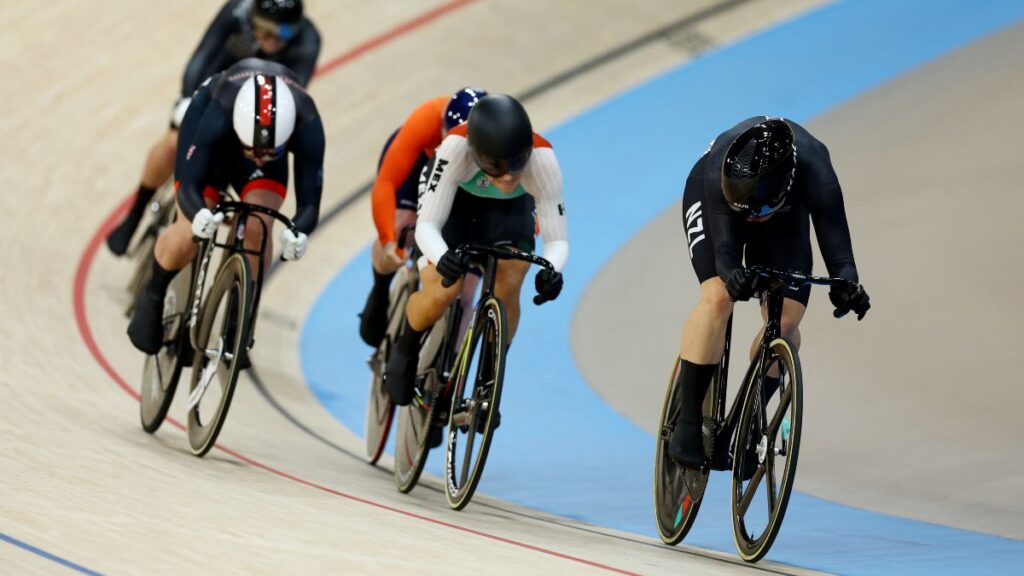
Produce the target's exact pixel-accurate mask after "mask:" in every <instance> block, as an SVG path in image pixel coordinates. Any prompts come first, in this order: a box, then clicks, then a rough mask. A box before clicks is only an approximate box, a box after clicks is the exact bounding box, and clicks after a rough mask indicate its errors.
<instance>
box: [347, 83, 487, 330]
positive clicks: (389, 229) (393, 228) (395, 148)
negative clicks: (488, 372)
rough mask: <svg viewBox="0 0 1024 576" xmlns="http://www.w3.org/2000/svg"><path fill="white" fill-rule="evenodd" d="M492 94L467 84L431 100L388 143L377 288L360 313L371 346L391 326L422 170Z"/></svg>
mask: <svg viewBox="0 0 1024 576" xmlns="http://www.w3.org/2000/svg"><path fill="white" fill-rule="evenodd" d="M486 95H487V92H486V91H484V90H480V89H477V88H468V87H467V88H463V89H461V90H459V91H458V92H456V93H455V94H453V95H452V96H451V97H448V96H439V97H437V98H432V99H430V100H427V101H426V102H424V103H423V104H421V105H420V106H419V107H417V108H416V109H415V110H413V112H412V114H410V115H409V117H408V118H407V119H406V121H405V122H404V123H403V124H402V126H401V127H400V128H399V129H398V130H396V131H395V132H394V133H393V134H392V135H391V137H390V138H388V141H387V143H386V144H385V145H384V150H383V152H382V153H381V158H380V162H379V164H378V166H377V180H376V181H375V182H374V184H373V192H372V199H373V222H374V224H375V225H376V227H377V241H376V242H374V243H373V248H372V250H371V259H372V261H373V288H372V289H371V290H370V294H369V296H368V297H367V298H366V305H365V306H364V307H363V311H362V313H361V314H360V315H359V317H360V320H359V335H360V337H361V338H362V339H363V341H364V342H366V343H367V344H369V345H370V346H373V347H377V346H378V345H380V342H381V340H383V339H384V333H385V332H386V331H387V304H388V290H389V288H390V286H391V279H392V278H393V277H394V276H395V272H396V271H397V270H398V268H399V267H400V266H402V264H403V263H404V262H405V255H404V254H401V253H399V250H398V232H399V231H400V230H402V228H404V227H405V226H407V225H409V224H412V223H413V222H415V221H416V205H417V193H418V189H419V178H420V172H422V171H423V166H424V165H425V164H426V163H427V161H429V160H430V158H433V156H434V149H435V148H437V146H438V145H440V144H441V140H443V139H444V137H445V136H446V135H447V134H448V131H449V130H451V129H452V128H454V127H456V126H458V125H459V124H462V123H463V122H465V121H466V119H467V118H469V110H470V108H472V107H473V105H474V104H476V102H477V101H478V100H479V99H480V98H483V97H484V96H486ZM467 284H469V283H467ZM473 287H474V288H475V285H474V286H473ZM470 300H471V298H470ZM469 304H470V305H472V302H469Z"/></svg>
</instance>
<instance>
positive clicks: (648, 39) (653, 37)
mask: <svg viewBox="0 0 1024 576" xmlns="http://www.w3.org/2000/svg"><path fill="white" fill-rule="evenodd" d="M752 1H753V0H728V1H726V2H721V3H719V4H715V5H712V6H709V7H707V8H705V9H703V10H701V11H699V12H695V13H694V14H690V15H688V16H685V17H683V18H680V19H678V20H675V21H673V22H671V23H669V24H666V25H665V26H662V27H661V28H657V29H655V30H653V31H651V32H648V33H647V34H644V35H643V36H640V37H638V38H636V39H634V40H631V41H629V42H627V43H625V44H622V45H620V46H617V47H615V48H612V49H610V50H608V51H606V52H603V53H601V54H599V55H597V56H595V57H593V58H591V59H589V60H586V61H584V62H581V63H579V64H577V65H576V66H573V67H572V68H570V69H569V70H566V71H564V72H561V73H559V74H556V75H555V76H552V77H551V78H548V79H547V80H544V81H542V82H540V83H538V84H536V85H534V86H532V87H530V88H527V89H526V90H524V91H523V92H522V93H520V95H519V96H518V98H519V99H520V100H521V101H524V102H528V101H530V100H533V99H535V98H537V97H539V96H542V95H544V94H545V93H547V92H550V91H551V90H554V89H555V88H557V87H559V86H561V85H562V84H565V83H567V82H569V81H571V80H573V79H575V78H579V77H580V76H583V75H585V74H587V73H589V72H591V71H593V70H596V69H598V68H600V67H602V66H604V65H606V64H609V63H610V62H613V61H615V60H618V59H619V58H622V57H623V56H626V55H628V54H630V53H631V52H634V51H636V50H639V49H640V48H643V47H645V46H647V45H649V44H652V43H654V42H657V41H659V40H662V39H665V38H666V37H668V36H669V35H671V34H672V33H673V32H677V31H678V30H680V29H682V28H686V27H689V26H692V25H694V24H698V23H700V22H702V21H704V20H707V19H708V18H711V17H713V16H717V15H719V14H722V13H723V12H727V11H729V10H731V9H733V8H736V7H738V6H742V5H744V4H748V3H750V2H752ZM372 189H373V180H372V179H371V180H369V181H367V182H365V183H363V184H362V185H360V186H359V187H358V188H356V189H355V190H354V191H352V192H351V193H349V195H348V196H346V197H344V198H343V199H342V200H341V201H340V202H338V203H337V204H335V205H334V206H332V207H331V208H330V209H329V210H328V211H327V212H326V213H325V214H324V215H323V217H321V218H320V224H321V225H322V224H326V223H327V222H330V221H331V220H333V219H334V218H336V217H338V216H339V215H340V214H341V213H342V212H344V211H345V210H347V209H348V208H349V207H351V206H352V204H354V203H355V202H356V201H358V200H359V199H361V198H362V197H363V196H365V195H367V194H369V193H370V191H371V190H372ZM280 264H281V261H280V260H275V261H274V263H273V264H272V265H271V267H270V269H269V270H267V276H266V278H265V279H264V281H266V280H267V279H269V278H270V277H271V276H272V275H273V274H274V273H275V272H276V271H277V270H278V268H279V267H280ZM254 360H255V359H254ZM245 374H246V375H247V376H248V377H249V379H250V380H252V382H253V384H254V385H255V386H256V390H257V391H259V393H260V395H261V396H262V397H263V399H264V400H266V401H267V403H268V404H270V406H271V407H272V408H273V409H274V410H276V411H277V412H278V413H279V414H281V416H282V417H284V419H285V420H287V421H289V422H291V423H292V424H293V425H294V426H295V427H296V428H298V429H299V430H301V431H302V432H304V433H305V434H307V435H308V436H310V437H312V438H313V439H315V440H317V441H318V442H320V443H321V444H323V445H325V446H327V447H329V448H330V449H332V450H334V451H335V452H338V453H339V454H343V455H345V456H347V457H349V458H352V459H353V460H357V461H359V462H363V463H365V462H366V458H365V457H364V456H362V455H359V454H355V453H353V452H352V451H350V450H347V449H346V448H344V447H342V446H341V445H339V444H337V443H335V442H333V441H331V440H330V439H328V438H325V437H323V436H321V435H320V434H319V433H317V432H316V431H315V430H313V429H311V428H310V427H308V426H306V425H305V424H303V422H302V421H301V420H299V419H298V418H297V417H296V416H295V415H293V414H292V413H291V412H289V411H288V410H287V409H286V408H285V407H284V406H283V405H281V403H279V402H278V401H277V399H276V398H274V396H273V395H272V394H271V393H270V390H269V389H268V388H267V386H266V384H265V383H264V382H263V379H262V378H260V376H259V371H258V370H257V368H256V365H255V364H253V366H252V367H251V368H249V369H248V370H246V371H245ZM372 468H374V469H375V470H378V471H380V472H381V473H382V474H388V473H389V471H388V470H385V469H384V468H381V467H378V466H373V467H372ZM419 486H420V487H422V488H425V489H427V490H430V491H432V492H436V493H438V494H440V493H441V489H440V488H437V487H435V486H430V485H429V484H420V485H419ZM474 506H476V507H482V508H489V509H491V510H495V511H499V512H503V513H505V514H510V515H513V516H518V517H520V518H526V519H529V520H533V521H535V522H540V523H543V524H549V525H554V526H559V527H561V528H568V529H570V530H576V531H579V532H586V533H588V534H593V535H595V536H601V537H604V538H611V539H614V540H619V541H622V542H630V543H633V544H640V545H642V546H648V547H651V548H657V549H658V550H666V551H674V552H676V553H678V554H684V555H687V556H695V557H698V558H703V559H705V560H713V561H716V562H721V563H724V564H731V565H733V566H739V567H743V568H747V569H750V570H757V571H759V572H765V573H768V574H783V575H790V574H793V573H792V572H785V571H782V570H779V569H775V568H768V567H766V566H759V565H755V564H747V563H744V562H741V561H739V560H730V559H728V558H720V557H718V556H714V555H711V554H704V553H701V552H697V551H694V550H687V549H682V548H670V547H668V546H666V545H664V544H661V543H658V542H650V541H646V540H640V539H637V538H630V537H628V536H621V535H618V534H609V533H607V532H602V531H601V530H598V529H596V528H590V527H587V526H582V525H576V524H568V523H565V522H560V521H558V520H553V519H551V518H545V517H541V516H535V515H533V514H528V513H526V512H520V511H518V510H511V509H508V508H503V507H501V506H496V505H494V504H488V503H486V502H474Z"/></svg>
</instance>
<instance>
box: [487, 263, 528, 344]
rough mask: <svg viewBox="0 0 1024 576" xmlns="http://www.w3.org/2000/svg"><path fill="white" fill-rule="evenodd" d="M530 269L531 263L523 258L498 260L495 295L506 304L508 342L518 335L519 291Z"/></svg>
mask: <svg viewBox="0 0 1024 576" xmlns="http://www.w3.org/2000/svg"><path fill="white" fill-rule="evenodd" d="M529 270H530V263H529V262H523V261H522V260H501V261H499V262H498V271H497V273H496V274H495V277H494V295H495V296H497V297H498V300H501V303H502V304H504V305H505V315H506V317H507V319H508V336H507V338H508V342H506V344H511V343H512V338H513V337H515V335H516V328H518V327H519V309H520V308H519V293H520V292H521V291H522V288H523V280H525V279H526V273H527V272H528V271H529Z"/></svg>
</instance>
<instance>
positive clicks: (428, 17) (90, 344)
mask: <svg viewBox="0 0 1024 576" xmlns="http://www.w3.org/2000/svg"><path fill="white" fill-rule="evenodd" d="M473 1H474V0H455V1H453V2H449V3H448V4H443V5H441V6H439V7H438V8H435V9H434V10H431V11H429V12H426V13H424V14H422V15H420V16H418V17H416V18H414V19H412V20H409V21H408V22H405V23H403V24H400V25H398V26H397V27H395V28H393V29H391V30H389V31H387V32H384V33H383V34H381V35H380V36H377V37H375V38H372V39H370V40H369V41H367V42H365V43H363V44H361V45H359V46H356V47H355V48H353V49H352V50H349V51H348V52H346V53H344V54H341V55H340V56H338V57H336V58H334V59H332V60H331V61H329V62H328V63H327V64H325V65H324V66H322V67H320V68H318V69H317V71H316V73H317V75H323V74H327V73H328V72H330V71H331V70H334V69H337V68H338V67H339V66H342V65H343V64H345V63H347V62H351V61H352V60H354V59H355V58H357V57H358V56H360V55H362V54H364V53H366V52H368V51H370V50H372V49H374V48H376V47H378V46H381V45H383V44H386V43H387V42H388V41H390V40H392V39H394V38H397V37H399V36H401V35H402V34H405V33H407V32H411V31H412V30H415V29H416V28H419V27H420V26H422V25H424V24H426V23H428V22H430V21H432V20H434V19H436V18H438V17H440V16H442V15H444V14H447V13H449V12H451V11H453V10H455V9H457V8H461V7H462V6H466V5H468V4H470V3H471V2H473ZM132 198H133V197H132V196H129V197H128V198H125V199H124V201H122V202H121V203H120V204H119V205H118V206H117V207H116V208H115V209H114V210H113V212H111V213H110V214H109V215H108V216H107V217H106V219H105V220H103V223H102V224H100V227H99V229H98V230H96V232H95V233H94V234H93V236H92V238H90V239H89V242H88V243H87V244H86V245H85V250H84V251H83V252H82V257H81V259H80V260H79V262H78V268H77V270H76V271H75V282H74V288H73V292H72V304H73V306H74V310H75V323H76V324H77V325H78V331H79V333H80V334H81V335H82V341H83V342H84V343H85V346H86V348H88V349H89V352H90V353H91V354H92V356H93V358H95V359H96V362H97V363H98V364H99V365H100V368H102V369H103V371H104V372H106V373H107V375H108V376H110V378H111V380H113V381H114V383H115V384H117V385H118V386H119V387H120V388H121V389H122V390H124V391H125V392H126V393H127V394H128V395H129V396H131V397H132V398H134V399H135V400H138V399H139V393H138V392H136V390H135V388H134V387H133V386H131V385H129V384H128V382H127V381H126V380H125V379H124V378H123V377H122V376H121V375H120V374H118V373H117V371H116V370H115V369H114V367H113V365H111V363H110V362H109V361H108V360H107V357H106V356H104V354H103V351H102V350H100V347H99V345H98V344H97V343H96V339H95V338H94V337H93V334H92V328H91V327H90V326H89V317H88V314H87V310H86V302H85V287H86V284H87V283H88V280H89V272H90V270H91V269H92V264H93V261H94V260H95V258H96V253H97V252H98V251H99V248H100V246H101V245H102V244H103V240H104V239H105V238H106V237H107V234H109V233H110V231H111V230H113V228H114V226H116V225H117V223H118V222H119V221H120V220H121V218H123V217H124V214H125V213H126V212H127V210H128V206H129V205H130V203H131V201H132ZM167 422H169V423H170V424H171V425H173V426H174V427H175V428H178V429H179V430H184V429H185V426H184V425H182V424H181V423H180V422H178V421H177V420H175V419H173V418H167ZM214 448H216V449H217V450H220V451H221V452H224V453H225V454H228V455H230V456H232V457H234V458H236V459H238V460H240V461H242V462H245V463H246V464H248V465H250V466H253V467H255V468H259V469H261V470H264V471H266V472H269V473H270V474H273V475H275V476H278V477H281V478H284V479H286V480H291V481H292V482H296V483H298V484H302V485H303V486H307V487H309V488H313V489H315V490H319V491H321V492H325V493H327V494H331V495H333V496H338V497H341V498H345V499H347V500H351V501H353V502H358V503H360V504H365V505H367V506H372V507H374V508H378V509H380V510H386V511H388V512H393V513H395V514H401V515H402V516H406V517H408V518H415V519H416V520H421V521H423V522H429V523H431V524H435V525H438V526H444V527H445V528H451V529H453V530H458V531H460V532H464V533H467V534H473V535H475V536H480V537H482V538H487V539H488V540H494V541H496V542H501V543H503V544H509V545H512V546H517V547H519V548H525V549H527V550H532V551H534V552H539V553H541V554H545V555H547V556H552V557H555V558H561V559H563V560H569V561H572V562H576V563H579V564H585V565H587V566H591V567H594V568H599V569H601V570H606V571H609V572H615V573H617V574H628V575H631V576H634V575H635V574H636V573H635V572H629V571H626V570H622V569H619V568H615V567H613V566H608V565H606V564H601V563H599V562H594V561H592V560H586V559H584V558H579V557H577V556H571V555H569V554H563V553H561V552H556V551H554V550H549V549H547V548H541V547H539V546H534V545H532V544H527V543H525V542H519V541H517V540H512V539H510V538H505V537H504V536H498V535H496V534H490V533H488V532H483V531H481V530H475V529H473V528H467V527H465V526H459V525H457V524H453V523H451V522H445V521H444V520H438V519H436V518H430V517H429V516H423V515H421V514H415V513H413V512H409V511H407V510H401V509H399V508H395V507H393V506H388V505H387V504H381V503H380V502H374V501H373V500H368V499H366V498H361V497H359V496H355V495H352V494H348V493H345V492H341V491H339V490H335V489H333V488H329V487H327V486H323V485H321V484H317V483H316V482H312V481H309V480H305V479H303V478H300V477H298V476H294V475H292V474H289V473H287V472H284V471H282V470H279V469H277V468H274V467H272V466H269V465H267V464H263V463H262V462H259V461H257V460H253V459H252V458H249V457H248V456H245V455H244V454H241V453H239V452H236V451H234V450H232V449H230V448H227V447H225V446H221V445H220V444H216V445H214Z"/></svg>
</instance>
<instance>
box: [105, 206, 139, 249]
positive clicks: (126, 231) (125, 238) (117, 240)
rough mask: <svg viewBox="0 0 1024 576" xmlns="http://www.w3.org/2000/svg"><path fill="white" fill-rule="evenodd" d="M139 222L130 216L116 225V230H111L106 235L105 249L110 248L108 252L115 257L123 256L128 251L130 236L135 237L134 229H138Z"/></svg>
mask: <svg viewBox="0 0 1024 576" xmlns="http://www.w3.org/2000/svg"><path fill="white" fill-rule="evenodd" d="M140 220H141V219H136V218H132V217H131V215H129V216H128V217H127V218H125V219H124V220H123V221H122V222H121V223H120V224H118V225H117V228H114V229H113V230H111V231H110V234H108V235H107V248H110V251H111V252H113V253H114V254H115V255H116V256H124V254H125V252H127V251H128V245H129V244H130V243H131V241H132V236H134V235H135V229H136V228H138V227H139V221H140Z"/></svg>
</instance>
